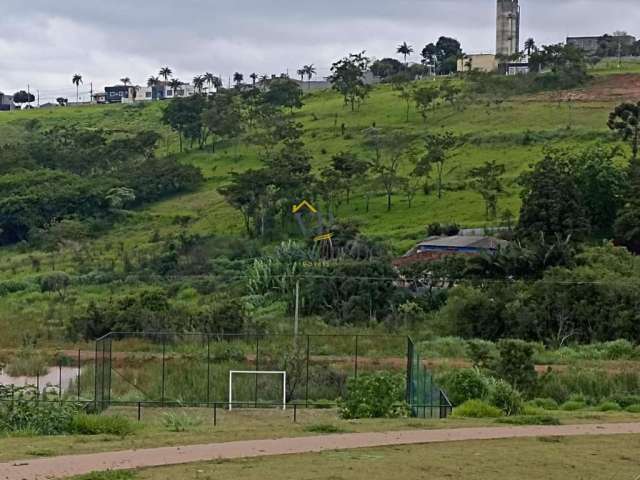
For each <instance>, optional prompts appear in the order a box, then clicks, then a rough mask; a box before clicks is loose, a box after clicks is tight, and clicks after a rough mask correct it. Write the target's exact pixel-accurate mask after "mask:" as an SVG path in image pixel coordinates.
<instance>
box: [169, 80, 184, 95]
mask: <svg viewBox="0 0 640 480" xmlns="http://www.w3.org/2000/svg"><path fill="white" fill-rule="evenodd" d="M181 86H182V82H181V81H180V80H178V79H177V78H173V79H171V81H170V82H169V87H171V88H172V89H173V97H174V98H175V97H176V95H177V93H178V89H179V88H180V87H181Z"/></svg>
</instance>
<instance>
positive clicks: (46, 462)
mask: <svg viewBox="0 0 640 480" xmlns="http://www.w3.org/2000/svg"><path fill="white" fill-rule="evenodd" d="M628 434H636V435H638V434H640V423H632V424H603V425H566V426H557V427H556V426H553V427H498V428H463V429H446V430H418V431H407V432H391V433H353V434H345V435H325V436H317V437H305V438H283V439H279V440H253V441H242V442H231V443H218V444H209V445H193V446H188V447H163V448H153V449H145V450H137V451H121V452H110V453H97V454H90V455H69V456H63V457H54V458H41V459H36V460H25V461H18V462H10V463H4V464H0V480H44V479H54V478H65V477H69V476H74V475H82V474H86V473H90V472H94V471H105V470H129V469H135V468H145V467H159V466H166V465H178V464H185V463H193V462H202V461H213V460H222V459H238V458H255V457H264V456H274V455H291V454H301V453H317V452H325V451H336V450H351V449H358V448H370V447H386V446H394V445H418V444H429V443H442V442H461V441H470V440H498V439H509V438H530V437H574V436H583V435H628Z"/></svg>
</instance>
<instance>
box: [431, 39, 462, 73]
mask: <svg viewBox="0 0 640 480" xmlns="http://www.w3.org/2000/svg"><path fill="white" fill-rule="evenodd" d="M461 56H462V48H461V47H460V42H459V41H458V40H456V39H455V38H449V37H440V38H439V39H438V42H437V43H436V44H435V45H434V44H433V43H430V44H428V45H427V46H426V47H424V49H423V50H422V58H423V63H425V64H426V65H434V66H435V68H436V71H437V73H439V74H440V75H448V74H450V73H454V72H456V71H457V69H458V58H460V57H461Z"/></svg>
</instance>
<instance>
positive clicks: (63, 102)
mask: <svg viewBox="0 0 640 480" xmlns="http://www.w3.org/2000/svg"><path fill="white" fill-rule="evenodd" d="M56 102H57V103H58V105H60V106H61V107H66V106H67V105H69V99H68V98H65V97H58V98H56Z"/></svg>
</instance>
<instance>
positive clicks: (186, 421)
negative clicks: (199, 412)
mask: <svg viewBox="0 0 640 480" xmlns="http://www.w3.org/2000/svg"><path fill="white" fill-rule="evenodd" d="M162 423H163V425H164V426H165V428H166V429H167V430H169V431H170V432H176V433H179V432H186V431H188V430H191V429H192V428H195V427H197V426H199V425H200V424H202V419H200V418H196V417H193V416H191V415H189V414H187V413H185V412H181V413H174V412H168V413H165V414H164V415H163V417H162Z"/></svg>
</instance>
